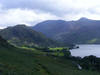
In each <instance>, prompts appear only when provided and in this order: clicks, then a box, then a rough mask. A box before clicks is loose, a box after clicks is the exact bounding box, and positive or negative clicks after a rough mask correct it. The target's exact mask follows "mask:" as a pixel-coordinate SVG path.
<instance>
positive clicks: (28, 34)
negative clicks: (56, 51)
mask: <svg viewBox="0 0 100 75" xmlns="http://www.w3.org/2000/svg"><path fill="white" fill-rule="evenodd" d="M0 35H1V36H2V37H3V38H4V39H6V40H8V42H9V43H11V44H14V45H16V46H28V47H34V46H55V45H57V43H56V42H55V41H53V40H50V39H48V38H46V37H45V36H44V35H43V34H42V33H39V32H36V31H34V30H33V29H32V28H30V27H27V26H25V25H16V26H14V27H8V28H6V29H3V30H1V31H0Z"/></svg>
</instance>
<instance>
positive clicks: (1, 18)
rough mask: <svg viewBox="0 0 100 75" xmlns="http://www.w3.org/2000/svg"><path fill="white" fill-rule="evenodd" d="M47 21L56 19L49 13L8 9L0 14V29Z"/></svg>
mask: <svg viewBox="0 0 100 75" xmlns="http://www.w3.org/2000/svg"><path fill="white" fill-rule="evenodd" d="M47 19H48V20H49V19H58V17H56V16H55V15H52V14H50V13H42V12H41V13H39V12H36V11H35V10H28V9H19V8H18V9H8V10H2V12H1V13H0V27H6V26H11V25H12V26H13V25H16V24H27V25H30V24H31V23H33V24H32V25H34V24H35V23H37V22H40V21H44V20H47Z"/></svg>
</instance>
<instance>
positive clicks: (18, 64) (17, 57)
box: [0, 47, 100, 75]
mask: <svg viewBox="0 0 100 75" xmlns="http://www.w3.org/2000/svg"><path fill="white" fill-rule="evenodd" d="M0 75H100V74H99V73H98V72H92V71H87V70H81V71H80V70H78V69H77V67H76V66H75V65H74V64H72V61H70V60H67V59H63V58H58V57H52V56H46V55H45V53H43V52H40V51H39V50H30V49H20V48H13V47H12V48H9V49H6V48H2V47H0Z"/></svg>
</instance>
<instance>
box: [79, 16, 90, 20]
mask: <svg viewBox="0 0 100 75" xmlns="http://www.w3.org/2000/svg"><path fill="white" fill-rule="evenodd" d="M87 20H89V19H88V18H86V17H82V18H80V19H79V20H78V21H87Z"/></svg>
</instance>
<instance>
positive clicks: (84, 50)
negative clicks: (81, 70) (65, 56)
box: [71, 44, 100, 57]
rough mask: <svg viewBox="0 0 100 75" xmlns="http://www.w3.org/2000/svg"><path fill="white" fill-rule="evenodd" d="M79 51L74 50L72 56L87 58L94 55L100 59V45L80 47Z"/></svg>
mask: <svg viewBox="0 0 100 75" xmlns="http://www.w3.org/2000/svg"><path fill="white" fill-rule="evenodd" d="M78 46H79V48H78V49H72V50H71V54H72V56H80V57H85V56H89V55H94V56H96V57H100V44H99V45H98V44H96V45H95V44H93V45H88V44H85V45H78Z"/></svg>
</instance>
